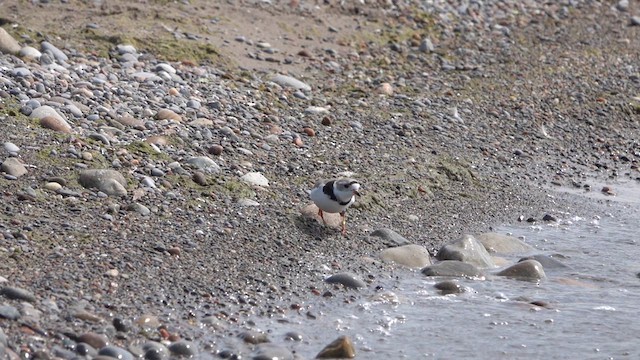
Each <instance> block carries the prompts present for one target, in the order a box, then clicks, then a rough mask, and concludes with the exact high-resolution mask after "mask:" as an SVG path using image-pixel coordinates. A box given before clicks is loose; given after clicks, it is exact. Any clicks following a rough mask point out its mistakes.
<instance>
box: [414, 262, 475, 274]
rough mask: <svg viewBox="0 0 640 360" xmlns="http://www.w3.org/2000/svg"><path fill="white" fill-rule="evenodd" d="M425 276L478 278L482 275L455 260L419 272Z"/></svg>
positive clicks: (468, 265)
mask: <svg viewBox="0 0 640 360" xmlns="http://www.w3.org/2000/svg"><path fill="white" fill-rule="evenodd" d="M421 271H422V274H424V275H426V276H453V277H468V278H480V277H483V276H484V273H483V272H482V271H481V270H480V269H478V268H477V267H475V266H473V265H471V264H468V263H464V262H462V261H457V260H445V261H441V262H439V263H435V264H433V265H430V266H427V267H425V268H424V269H422V270H421Z"/></svg>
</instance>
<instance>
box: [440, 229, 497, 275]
mask: <svg viewBox="0 0 640 360" xmlns="http://www.w3.org/2000/svg"><path fill="white" fill-rule="evenodd" d="M436 257H437V258H438V260H457V261H462V262H465V263H469V264H472V265H474V266H477V267H481V268H491V267H495V264H494V262H493V259H492V258H491V255H489V253H488V252H487V250H486V249H485V247H484V245H482V243H480V242H479V241H478V240H477V239H476V238H475V237H473V236H472V235H464V236H463V237H462V239H460V240H458V241H455V242H452V243H449V244H447V245H445V246H443V247H442V248H441V249H440V250H439V251H438V254H437V255H436Z"/></svg>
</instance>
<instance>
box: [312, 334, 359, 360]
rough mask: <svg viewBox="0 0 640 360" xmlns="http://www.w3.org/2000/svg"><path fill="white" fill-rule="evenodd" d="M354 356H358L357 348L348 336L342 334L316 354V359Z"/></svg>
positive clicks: (349, 357)
mask: <svg viewBox="0 0 640 360" xmlns="http://www.w3.org/2000/svg"><path fill="white" fill-rule="evenodd" d="M354 357H356V349H355V347H354V346H353V341H351V338H350V337H348V336H340V337H339V338H337V339H335V340H334V341H332V342H331V343H330V344H329V345H327V346H325V347H324V349H322V350H321V351H320V352H319V353H318V355H316V359H351V358H354Z"/></svg>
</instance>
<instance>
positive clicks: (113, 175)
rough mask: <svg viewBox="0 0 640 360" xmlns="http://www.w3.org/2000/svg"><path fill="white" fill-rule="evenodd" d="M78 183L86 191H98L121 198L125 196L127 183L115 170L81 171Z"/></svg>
mask: <svg viewBox="0 0 640 360" xmlns="http://www.w3.org/2000/svg"><path fill="white" fill-rule="evenodd" d="M78 182H79V183H80V185H82V186H84V187H85V188H87V189H98V190H100V191H102V192H103V193H105V194H107V195H109V196H122V195H126V194H127V189H126V186H127V181H126V180H125V178H124V176H122V174H120V173H119V172H117V171H116V170H110V169H89V170H83V171H81V172H80V177H79V179H78Z"/></svg>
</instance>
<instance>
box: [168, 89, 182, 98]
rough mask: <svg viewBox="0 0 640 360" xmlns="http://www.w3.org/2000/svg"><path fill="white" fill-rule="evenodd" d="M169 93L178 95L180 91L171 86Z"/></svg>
mask: <svg viewBox="0 0 640 360" xmlns="http://www.w3.org/2000/svg"><path fill="white" fill-rule="evenodd" d="M169 95H171V96H178V95H180V92H179V91H178V89H176V88H171V89H169Z"/></svg>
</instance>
